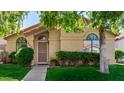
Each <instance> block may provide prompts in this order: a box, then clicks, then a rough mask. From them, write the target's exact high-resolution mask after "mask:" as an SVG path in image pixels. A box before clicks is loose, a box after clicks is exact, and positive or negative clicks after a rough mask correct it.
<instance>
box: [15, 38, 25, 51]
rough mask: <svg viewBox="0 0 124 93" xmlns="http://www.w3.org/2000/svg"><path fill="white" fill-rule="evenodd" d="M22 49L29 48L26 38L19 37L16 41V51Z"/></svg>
mask: <svg viewBox="0 0 124 93" xmlns="http://www.w3.org/2000/svg"><path fill="white" fill-rule="evenodd" d="M21 47H27V40H26V39H25V38H24V37H19V38H18V39H17V40H16V49H19V48H21Z"/></svg>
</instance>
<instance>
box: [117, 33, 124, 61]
mask: <svg viewBox="0 0 124 93" xmlns="http://www.w3.org/2000/svg"><path fill="white" fill-rule="evenodd" d="M115 48H118V49H121V50H124V32H122V33H121V34H120V35H118V36H117V37H116V38H115ZM119 61H123V62H124V57H123V58H121V59H120V60H119Z"/></svg>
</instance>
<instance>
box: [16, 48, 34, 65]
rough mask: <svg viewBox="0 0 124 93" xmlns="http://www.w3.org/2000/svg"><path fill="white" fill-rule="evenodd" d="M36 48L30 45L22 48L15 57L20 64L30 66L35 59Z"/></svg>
mask: <svg viewBox="0 0 124 93" xmlns="http://www.w3.org/2000/svg"><path fill="white" fill-rule="evenodd" d="M33 55H34V50H33V49H32V48H29V47H23V48H20V49H19V50H18V51H17V53H16V55H15V57H16V61H17V63H18V64H19V65H22V66H30V64H31V61H32V60H33Z"/></svg>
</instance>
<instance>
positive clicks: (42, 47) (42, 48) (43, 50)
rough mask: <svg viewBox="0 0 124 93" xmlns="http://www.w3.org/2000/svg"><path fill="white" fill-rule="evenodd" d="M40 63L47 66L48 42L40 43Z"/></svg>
mask: <svg viewBox="0 0 124 93" xmlns="http://www.w3.org/2000/svg"><path fill="white" fill-rule="evenodd" d="M38 63H39V64H47V42H38Z"/></svg>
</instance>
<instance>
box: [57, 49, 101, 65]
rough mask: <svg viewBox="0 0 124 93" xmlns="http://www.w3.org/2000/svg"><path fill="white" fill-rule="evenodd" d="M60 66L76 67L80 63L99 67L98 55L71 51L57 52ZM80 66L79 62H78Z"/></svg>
mask: <svg viewBox="0 0 124 93" xmlns="http://www.w3.org/2000/svg"><path fill="white" fill-rule="evenodd" d="M56 56H57V57H58V59H59V63H60V65H61V66H65V65H66V63H67V65H68V66H69V65H78V63H79V61H82V65H90V63H91V64H92V65H99V59H100V58H99V53H91V52H72V51H59V52H57V53H56ZM80 65H81V62H80Z"/></svg>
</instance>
